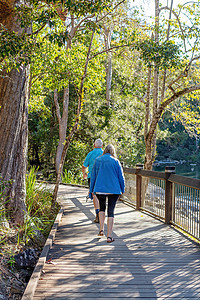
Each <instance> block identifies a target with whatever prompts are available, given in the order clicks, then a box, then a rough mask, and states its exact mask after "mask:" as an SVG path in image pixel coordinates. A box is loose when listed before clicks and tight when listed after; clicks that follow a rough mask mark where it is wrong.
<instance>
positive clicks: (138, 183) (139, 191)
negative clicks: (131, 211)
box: [136, 164, 144, 210]
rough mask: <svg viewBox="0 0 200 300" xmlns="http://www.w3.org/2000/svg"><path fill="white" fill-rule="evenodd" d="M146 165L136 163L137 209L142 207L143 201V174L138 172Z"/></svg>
mask: <svg viewBox="0 0 200 300" xmlns="http://www.w3.org/2000/svg"><path fill="white" fill-rule="evenodd" d="M143 168H144V166H143V165H142V164H137V165H136V209H137V210H139V209H140V208H141V203H142V176H141V175H139V174H138V172H139V170H142V169H143Z"/></svg>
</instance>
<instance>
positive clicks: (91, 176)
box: [82, 139, 125, 243]
mask: <svg viewBox="0 0 200 300" xmlns="http://www.w3.org/2000/svg"><path fill="white" fill-rule="evenodd" d="M102 147H103V142H102V140H101V139H97V140H96V141H95V143H94V149H93V150H92V151H91V152H89V153H88V155H87V156H86V158H85V161H84V163H83V166H82V172H83V178H84V179H86V178H88V184H89V187H90V189H89V196H90V198H91V199H93V203H94V208H95V211H96V218H95V220H94V222H95V223H100V231H99V234H98V235H99V236H104V221H105V210H106V198H107V199H108V208H107V243H112V242H113V241H114V239H113V237H112V230H113V224H114V209H115V205H116V202H117V199H118V197H119V195H120V194H122V193H124V188H125V183H124V175H123V170H122V167H121V164H120V162H119V160H118V159H117V158H116V153H115V148H114V146H113V145H111V144H109V145H108V146H106V148H105V149H104V151H103V150H102ZM87 168H88V174H87V173H86V169H87Z"/></svg>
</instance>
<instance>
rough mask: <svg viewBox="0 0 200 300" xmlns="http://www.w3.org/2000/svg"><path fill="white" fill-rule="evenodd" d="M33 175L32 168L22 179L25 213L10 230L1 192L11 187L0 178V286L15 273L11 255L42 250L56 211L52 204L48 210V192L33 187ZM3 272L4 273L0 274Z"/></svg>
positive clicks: (38, 185) (39, 187)
mask: <svg viewBox="0 0 200 300" xmlns="http://www.w3.org/2000/svg"><path fill="white" fill-rule="evenodd" d="M36 172H37V169H35V168H34V167H33V168H31V169H30V171H29V173H28V174H27V176H26V193H27V194H26V210H27V212H26V213H25V217H24V224H23V225H22V226H15V227H14V226H10V224H9V220H8V219H7V214H6V209H5V190H6V187H7V186H8V185H9V184H12V183H11V182H5V181H3V179H2V178H0V283H1V280H2V278H3V275H4V276H5V274H6V272H13V273H15V272H16V270H15V258H14V256H15V254H17V253H19V252H20V251H23V250H25V249H28V248H37V249H39V251H41V250H42V248H43V246H44V243H45V240H46V238H47V237H48V235H49V232H50V230H51V227H52V225H53V223H54V220H55V217H56V216H57V213H58V211H59V209H60V207H59V205H58V204H56V207H55V208H54V209H53V210H52V207H51V203H52V192H51V191H49V190H48V189H47V188H46V187H45V185H44V184H42V183H40V184H38V183H37V181H36ZM41 241H42V242H41ZM6 268H7V271H5V272H4V271H2V270H5V269H6ZM2 272H3V274H2ZM0 292H1V286H0ZM0 296H1V293H0ZM12 299H14V298H12Z"/></svg>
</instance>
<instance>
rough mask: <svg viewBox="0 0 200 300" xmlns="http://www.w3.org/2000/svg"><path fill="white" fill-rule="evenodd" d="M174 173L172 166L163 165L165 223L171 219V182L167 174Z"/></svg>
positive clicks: (174, 169)
mask: <svg viewBox="0 0 200 300" xmlns="http://www.w3.org/2000/svg"><path fill="white" fill-rule="evenodd" d="M175 173H176V168H175V167H174V166H170V167H165V224H170V223H171V221H172V210H173V207H172V206H173V183H172V182H170V181H169V180H168V179H169V176H170V175H171V174H175Z"/></svg>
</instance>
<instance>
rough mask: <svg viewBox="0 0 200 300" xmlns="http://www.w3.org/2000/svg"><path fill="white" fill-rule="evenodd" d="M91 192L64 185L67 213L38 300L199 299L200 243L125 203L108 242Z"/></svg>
mask: <svg viewBox="0 0 200 300" xmlns="http://www.w3.org/2000/svg"><path fill="white" fill-rule="evenodd" d="M86 194H87V189H84V188H77V187H70V186H61V187H60V190H59V195H60V196H61V197H62V200H61V201H62V204H63V206H64V208H65V210H64V215H63V217H62V222H61V224H60V225H59V228H58V231H57V234H56V239H55V242H54V245H53V247H52V249H51V250H50V252H49V257H48V259H50V258H51V259H52V261H51V264H47V263H46V264H45V268H44V272H43V275H42V277H41V279H40V280H39V284H38V286H37V289H36V292H35V296H34V299H48V300H50V299H101V298H104V299H126V298H128V299H200V249H199V246H198V245H196V244H195V243H193V242H192V241H190V240H189V239H187V238H186V237H184V236H183V235H182V234H181V233H179V232H177V231H176V230H174V229H173V228H171V227H170V226H167V225H165V224H163V223H162V222H160V221H158V220H156V219H154V218H151V217H150V216H148V215H145V214H143V213H141V212H138V211H135V210H134V209H133V208H131V207H129V206H127V205H125V204H123V203H122V202H121V201H119V202H118V203H117V207H116V214H115V225H114V234H113V236H114V237H115V242H114V243H112V244H107V243H106V238H99V237H98V236H97V233H98V231H99V224H94V223H93V222H92V221H93V219H94V209H93V205H92V202H91V201H88V202H86V200H85V197H86ZM105 232H106V228H105Z"/></svg>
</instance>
